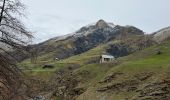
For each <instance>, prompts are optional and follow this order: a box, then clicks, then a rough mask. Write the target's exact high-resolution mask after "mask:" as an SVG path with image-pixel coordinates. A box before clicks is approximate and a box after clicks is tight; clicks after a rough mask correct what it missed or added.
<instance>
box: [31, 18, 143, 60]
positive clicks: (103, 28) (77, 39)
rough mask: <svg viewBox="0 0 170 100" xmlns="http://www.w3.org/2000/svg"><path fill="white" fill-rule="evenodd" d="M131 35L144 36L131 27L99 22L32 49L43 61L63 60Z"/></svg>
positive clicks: (141, 32)
mask: <svg viewBox="0 0 170 100" xmlns="http://www.w3.org/2000/svg"><path fill="white" fill-rule="evenodd" d="M133 35H144V32H143V31H141V30H140V29H138V28H135V27H133V26H119V25H114V24H112V23H107V22H105V21H104V20H99V21H98V22H97V23H96V24H93V25H88V26H85V27H82V28H81V29H80V30H78V31H76V32H75V33H72V34H68V35H65V36H62V37H56V38H53V39H50V40H48V41H46V42H43V43H40V44H37V45H35V46H34V47H35V49H36V51H37V52H38V55H39V56H40V58H42V59H44V60H45V59H47V58H48V59H49V58H50V59H51V60H52V59H54V58H60V59H64V58H68V57H70V56H73V55H77V54H81V53H83V52H86V51H88V50H90V49H92V48H94V47H96V46H98V45H100V44H102V43H107V42H109V41H111V40H119V39H123V37H124V38H127V37H128V36H133ZM45 57H46V58H45Z"/></svg>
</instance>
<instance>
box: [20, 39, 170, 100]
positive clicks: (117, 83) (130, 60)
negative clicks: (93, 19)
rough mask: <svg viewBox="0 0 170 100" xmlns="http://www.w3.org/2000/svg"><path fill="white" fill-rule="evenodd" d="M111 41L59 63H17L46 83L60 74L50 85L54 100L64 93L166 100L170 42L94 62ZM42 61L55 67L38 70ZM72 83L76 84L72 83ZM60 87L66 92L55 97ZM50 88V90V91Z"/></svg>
mask: <svg viewBox="0 0 170 100" xmlns="http://www.w3.org/2000/svg"><path fill="white" fill-rule="evenodd" d="M136 41H138V39H136ZM133 42H134V41H133ZM115 43H120V41H112V42H108V43H107V44H101V45H99V46H97V47H95V48H93V49H91V50H89V51H87V52H85V53H82V54H80V55H76V56H72V57H70V58H67V59H64V60H62V61H59V62H55V61H52V60H51V61H50V60H49V61H46V62H44V61H43V60H39V61H38V62H37V64H31V63H30V61H29V60H25V61H24V62H23V63H21V64H20V66H22V67H25V68H30V66H32V67H31V70H29V71H26V72H27V74H28V75H31V76H36V77H41V78H42V79H45V80H50V83H54V84H57V80H58V78H57V79H53V78H54V77H55V78H56V77H60V78H61V79H59V81H62V84H61V83H60V86H57V87H55V88H53V89H54V90H55V89H56V90H55V92H54V94H55V95H54V96H53V98H57V99H59V98H64V95H67V96H66V97H68V98H69V99H70V98H72V99H73V98H75V99H76V100H168V99H167V98H169V94H168V93H169V92H170V86H169V84H170V77H169V73H170V62H169V61H170V41H167V42H164V43H162V44H158V45H153V46H151V47H149V48H146V49H144V50H141V51H137V52H134V53H132V54H130V55H128V56H125V57H120V58H117V59H116V60H115V61H113V62H111V63H105V64H98V63H96V62H95V60H96V59H97V58H98V57H99V55H100V54H103V53H105V52H106V49H107V48H108V47H109V45H110V44H115ZM131 46H132V47H136V45H131ZM159 51H160V54H158V52H159ZM46 63H48V64H52V65H54V66H55V67H54V68H53V69H42V66H43V65H44V64H46ZM70 68H71V69H70ZM60 70H64V73H63V74H62V75H58V74H55V73H56V72H57V73H58V72H60ZM51 77H53V78H51ZM49 78H50V79H49ZM68 80H69V81H68ZM70 80H72V81H70ZM75 82H76V85H73V84H75ZM70 85H72V86H71V87H70ZM63 86H66V87H67V86H68V87H70V88H69V90H67V91H68V92H66V93H65V92H63V93H62V94H61V95H60V96H57V93H58V92H57V91H66V90H60V88H61V87H63ZM53 89H52V90H50V92H52V91H54V90H53ZM62 96H63V97H62ZM68 98H67V99H68ZM61 100H62V99H61Z"/></svg>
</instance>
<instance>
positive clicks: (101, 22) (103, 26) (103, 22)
mask: <svg viewBox="0 0 170 100" xmlns="http://www.w3.org/2000/svg"><path fill="white" fill-rule="evenodd" d="M107 26H108V24H107V22H105V21H104V20H103V19H100V20H99V21H98V22H97V23H96V27H98V28H105V27H107Z"/></svg>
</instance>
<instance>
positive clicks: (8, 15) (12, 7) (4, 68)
mask: <svg viewBox="0 0 170 100" xmlns="http://www.w3.org/2000/svg"><path fill="white" fill-rule="evenodd" d="M24 9H25V7H24V5H23V4H22V3H21V2H20V0H0V10H1V11H0V99H4V100H10V99H11V98H14V97H16V95H19V93H18V88H19V87H20V86H21V84H20V82H21V80H20V71H19V70H18V69H17V67H16V65H15V64H13V63H11V62H10V60H9V59H8V58H7V57H6V56H4V55H3V54H4V53H7V54H8V55H10V54H9V53H8V52H7V49H6V48H5V47H10V49H11V48H12V49H17V50H22V49H24V45H26V44H27V42H28V40H29V38H31V37H32V35H31V34H30V32H28V31H27V29H26V28H25V27H24V25H23V23H22V22H21V21H20V18H21V16H23V13H22V12H23V11H24ZM10 56H12V55H10Z"/></svg>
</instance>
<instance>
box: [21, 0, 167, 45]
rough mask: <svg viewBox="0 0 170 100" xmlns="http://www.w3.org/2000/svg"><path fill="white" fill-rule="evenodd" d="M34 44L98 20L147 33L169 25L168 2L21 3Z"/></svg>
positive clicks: (90, 0) (28, 0) (75, 0)
mask: <svg viewBox="0 0 170 100" xmlns="http://www.w3.org/2000/svg"><path fill="white" fill-rule="evenodd" d="M22 1H23V2H24V3H25V5H26V6H27V13H26V15H27V19H24V20H23V21H24V23H25V24H26V26H27V27H28V28H29V29H30V30H31V31H33V32H35V33H36V34H34V36H35V41H36V42H41V41H44V40H47V39H49V38H52V37H56V36H61V35H64V34H68V33H72V32H74V31H76V30H78V29H79V28H80V27H82V26H84V25H87V24H90V23H94V22H96V21H97V20H99V19H104V20H105V21H107V22H113V23H114V24H118V25H133V26H136V27H138V28H140V29H142V30H143V31H145V32H147V33H152V32H154V31H157V30H159V29H161V28H163V27H167V26H170V7H169V6H170V0H22Z"/></svg>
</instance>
